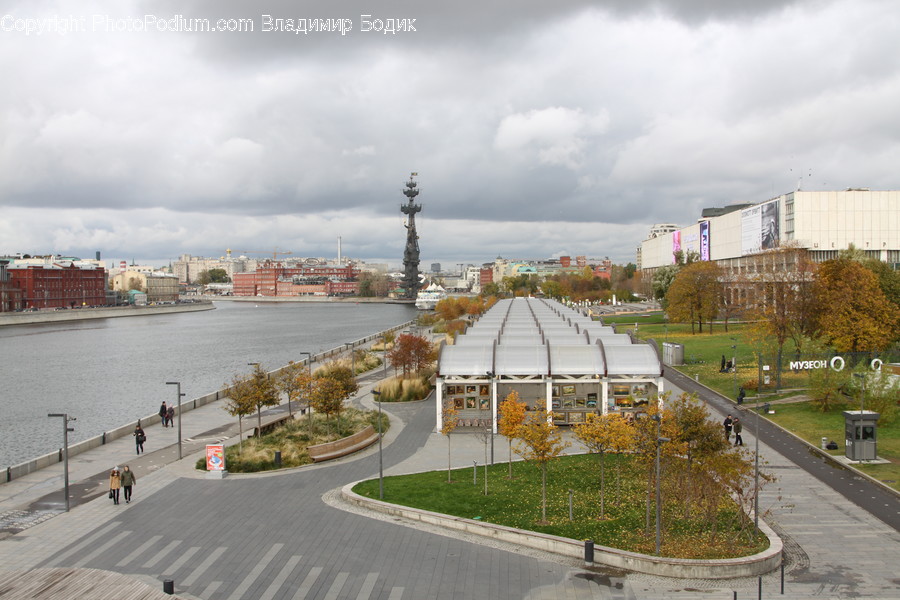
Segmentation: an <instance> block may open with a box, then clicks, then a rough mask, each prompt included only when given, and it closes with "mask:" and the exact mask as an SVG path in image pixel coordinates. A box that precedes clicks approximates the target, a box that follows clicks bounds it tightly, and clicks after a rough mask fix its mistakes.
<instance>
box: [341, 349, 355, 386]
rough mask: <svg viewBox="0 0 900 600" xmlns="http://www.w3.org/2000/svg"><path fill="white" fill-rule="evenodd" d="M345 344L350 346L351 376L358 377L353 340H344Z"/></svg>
mask: <svg viewBox="0 0 900 600" xmlns="http://www.w3.org/2000/svg"><path fill="white" fill-rule="evenodd" d="M344 345H345V346H349V347H350V378H351V380H352V379H356V361H355V360H354V358H355V357H354V356H353V342H344Z"/></svg>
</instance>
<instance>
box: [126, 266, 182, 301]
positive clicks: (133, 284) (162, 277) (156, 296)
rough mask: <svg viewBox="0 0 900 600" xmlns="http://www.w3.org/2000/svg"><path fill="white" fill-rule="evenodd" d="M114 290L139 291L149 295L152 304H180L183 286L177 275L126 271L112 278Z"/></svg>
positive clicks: (148, 299)
mask: <svg viewBox="0 0 900 600" xmlns="http://www.w3.org/2000/svg"><path fill="white" fill-rule="evenodd" d="M110 283H111V284H112V288H113V290H114V291H116V292H127V291H129V290H137V291H140V292H143V293H145V294H146V295H147V299H146V301H147V302H148V303H150V304H154V303H160V302H178V296H179V293H180V291H181V284H180V283H179V282H178V278H177V277H176V276H175V275H169V274H168V273H146V272H144V271H131V270H129V271H125V272H123V273H119V274H117V275H113V276H112V277H110Z"/></svg>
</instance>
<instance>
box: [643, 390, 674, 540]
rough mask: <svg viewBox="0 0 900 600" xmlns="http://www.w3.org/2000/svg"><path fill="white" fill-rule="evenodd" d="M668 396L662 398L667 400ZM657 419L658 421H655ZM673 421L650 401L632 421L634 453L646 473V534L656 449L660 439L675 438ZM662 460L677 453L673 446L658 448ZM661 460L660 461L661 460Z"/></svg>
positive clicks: (651, 497) (657, 404) (648, 526)
mask: <svg viewBox="0 0 900 600" xmlns="http://www.w3.org/2000/svg"><path fill="white" fill-rule="evenodd" d="M668 396H669V395H668V394H665V395H664V397H665V398H666V399H667V398H668ZM657 418H659V421H657ZM674 424H675V420H674V419H673V418H672V415H671V413H667V411H665V410H664V409H661V408H659V403H658V402H655V401H651V402H650V404H648V405H647V414H646V416H644V417H642V418H638V419H635V421H634V452H635V455H636V456H637V458H638V461H639V463H640V464H641V465H642V466H643V467H644V469H646V473H647V503H646V512H647V516H646V522H645V527H646V530H647V532H649V531H650V505H651V504H652V502H653V482H654V478H655V469H654V467H655V464H656V447H657V444H658V443H659V442H658V440H659V438H660V437H665V438H668V439H670V440H671V439H674V437H675V428H674ZM660 452H661V456H662V458H668V457H669V456H671V455H672V454H674V453H676V452H677V449H676V448H675V444H671V443H668V444H663V445H662V446H660ZM662 458H661V460H662Z"/></svg>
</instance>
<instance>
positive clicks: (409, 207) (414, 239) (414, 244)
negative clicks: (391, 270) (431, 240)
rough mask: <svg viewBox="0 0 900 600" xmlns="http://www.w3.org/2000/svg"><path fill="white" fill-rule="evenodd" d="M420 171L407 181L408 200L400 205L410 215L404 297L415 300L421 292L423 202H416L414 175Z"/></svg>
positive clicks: (407, 224)
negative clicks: (419, 227)
mask: <svg viewBox="0 0 900 600" xmlns="http://www.w3.org/2000/svg"><path fill="white" fill-rule="evenodd" d="M417 175H418V173H412V174H410V176H409V181H407V182H406V189H405V190H403V195H404V196H406V198H407V199H408V202H407V203H406V204H401V205H400V211H401V212H402V213H403V214H404V215H408V216H409V220H408V221H407V222H406V248H405V249H404V250H403V282H402V284H401V286H402V287H403V297H404V298H406V299H408V300H415V298H416V294H417V293H418V292H419V234H417V233H416V213H417V212H419V211H420V210H422V205H421V204H416V203H415V202H414V200H415V197H416V196H418V195H419V190H417V189H416V182H415V181H414V180H413V177H415V176H417Z"/></svg>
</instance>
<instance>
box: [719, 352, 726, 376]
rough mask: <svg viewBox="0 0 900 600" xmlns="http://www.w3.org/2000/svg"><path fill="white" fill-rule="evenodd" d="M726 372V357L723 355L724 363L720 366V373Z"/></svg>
mask: <svg viewBox="0 0 900 600" xmlns="http://www.w3.org/2000/svg"><path fill="white" fill-rule="evenodd" d="M724 372H725V355H724V354H723V355H722V363H721V364H720V366H719V373H724Z"/></svg>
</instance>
